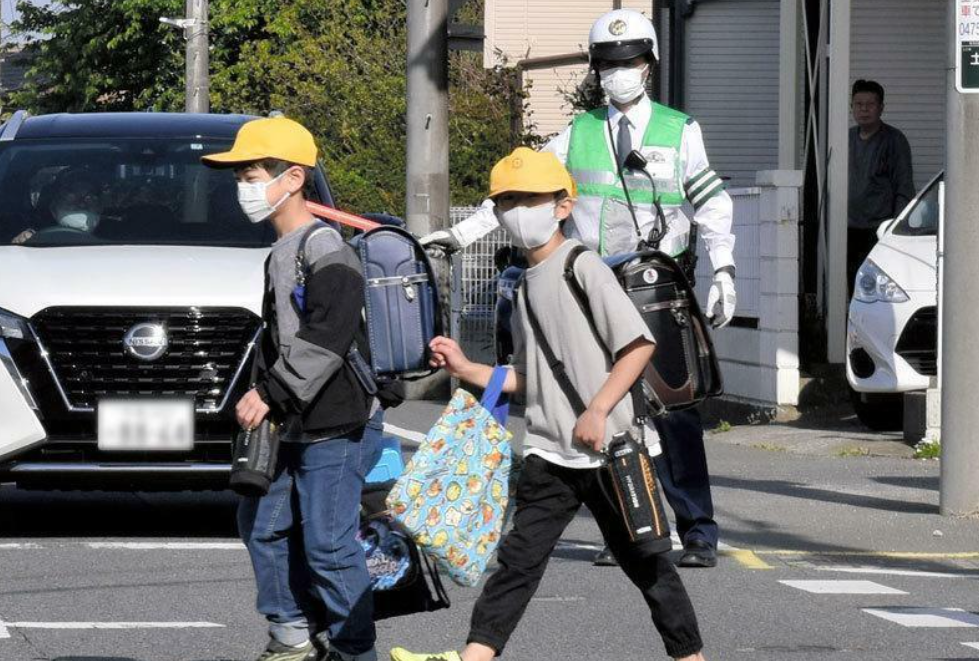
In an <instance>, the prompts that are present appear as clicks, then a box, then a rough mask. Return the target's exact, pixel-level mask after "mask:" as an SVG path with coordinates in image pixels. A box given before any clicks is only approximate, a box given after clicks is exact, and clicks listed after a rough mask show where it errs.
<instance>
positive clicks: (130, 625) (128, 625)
mask: <svg viewBox="0 0 979 661" xmlns="http://www.w3.org/2000/svg"><path fill="white" fill-rule="evenodd" d="M2 624H3V626H5V627H7V628H8V629H223V628H224V625H223V624H217V623H216V622H3V623H2Z"/></svg>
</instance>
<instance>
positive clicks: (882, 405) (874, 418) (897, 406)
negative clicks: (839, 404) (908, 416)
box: [850, 388, 904, 431]
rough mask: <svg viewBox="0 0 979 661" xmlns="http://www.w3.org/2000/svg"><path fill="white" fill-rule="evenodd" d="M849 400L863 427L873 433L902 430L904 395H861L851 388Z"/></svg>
mask: <svg viewBox="0 0 979 661" xmlns="http://www.w3.org/2000/svg"><path fill="white" fill-rule="evenodd" d="M850 400H851V401H852V402H853V410H854V411H856V413H857V419H858V420H860V422H861V424H863V426H864V427H867V428H868V429H872V430H873V431H901V430H902V429H903V428H904V393H862V392H857V391H855V390H853V389H852V388H851V389H850Z"/></svg>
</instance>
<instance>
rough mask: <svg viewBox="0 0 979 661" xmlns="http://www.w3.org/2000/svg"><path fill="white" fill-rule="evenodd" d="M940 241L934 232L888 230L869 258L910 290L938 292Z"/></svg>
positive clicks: (902, 286) (904, 288)
mask: <svg viewBox="0 0 979 661" xmlns="http://www.w3.org/2000/svg"><path fill="white" fill-rule="evenodd" d="M937 249H938V241H937V240H936V239H935V237H933V236H895V235H894V234H886V235H885V236H884V238H883V239H881V240H880V242H878V243H877V245H876V246H874V249H873V250H871V251H870V255H869V256H868V257H869V259H872V260H873V261H874V263H875V264H877V266H879V267H880V268H881V269H883V270H884V272H885V273H887V275H889V276H891V278H893V280H894V282H896V283H897V284H898V285H899V286H900V287H901V289H903V290H904V291H906V292H934V291H935V289H936V279H937V271H938V269H937V267H936V262H937V258H938V257H937Z"/></svg>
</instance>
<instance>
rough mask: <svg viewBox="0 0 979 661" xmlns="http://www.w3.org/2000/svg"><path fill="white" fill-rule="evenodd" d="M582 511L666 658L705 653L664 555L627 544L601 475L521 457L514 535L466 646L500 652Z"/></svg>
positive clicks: (508, 540)
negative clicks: (641, 606)
mask: <svg viewBox="0 0 979 661" xmlns="http://www.w3.org/2000/svg"><path fill="white" fill-rule="evenodd" d="M582 505H586V506H587V507H588V509H589V510H591V513H592V514H593V515H594V516H595V520H596V522H597V523H598V526H599V528H600V529H601V531H602V535H603V536H604V537H605V541H606V542H607V543H608V545H609V548H611V549H612V553H614V554H615V557H616V559H617V560H618V561H619V564H620V565H621V566H622V569H623V570H624V571H625V573H626V575H627V576H628V577H629V578H630V579H631V580H632V582H633V583H634V584H635V585H636V587H638V588H639V589H640V590H641V591H642V594H643V597H644V598H645V600H646V603H647V604H648V605H649V610H650V612H651V614H652V618H653V624H655V625H656V628H657V630H659V633H660V636H661V637H662V639H663V643H664V644H665V645H666V652H667V654H669V655H670V656H672V657H684V656H689V655H691V654H695V653H697V652H699V651H700V650H701V648H702V647H703V645H702V643H701V640H700V632H699V630H698V628H697V616H696V615H695V614H694V610H693V604H691V603H690V598H689V597H688V596H687V591H686V589H684V587H683V582H682V581H681V580H680V575H679V574H677V571H676V569H675V568H674V567H673V564H672V563H671V562H670V561H669V559H668V558H667V557H666V555H665V554H664V553H657V554H652V555H650V554H649V553H647V552H644V551H642V550H640V549H639V548H638V547H637V546H636V545H634V544H633V543H632V541H631V540H630V539H629V534H628V532H627V530H626V528H625V524H624V523H623V522H622V519H621V517H620V516H619V514H618V512H617V511H616V510H615V509H614V508H613V506H612V505H611V503H609V501H608V500H607V499H606V498H605V496H604V495H603V493H602V490H601V489H600V488H599V486H598V470H597V469H595V470H585V469H573V468H563V467H561V466H556V465H554V464H551V463H549V462H547V461H545V460H543V459H541V458H540V457H537V456H534V455H531V456H528V457H527V458H526V460H525V461H524V465H523V470H522V471H521V473H520V479H519V482H518V483H517V497H516V510H515V512H514V520H513V521H514V525H513V530H512V531H510V533H509V534H508V535H507V536H506V538H505V539H504V540H503V543H502V544H501V545H500V550H499V555H498V559H499V564H500V566H499V569H497V570H496V572H495V573H494V574H493V575H492V576H491V577H490V578H489V580H488V581H487V582H486V586H485V587H484V588H483V593H482V594H481V595H480V597H479V600H478V601H477V602H476V606H475V608H474V609H473V613H472V624H471V628H470V633H469V640H468V642H470V643H480V644H482V645H487V646H489V647H491V648H493V649H494V650H495V651H496V653H497V655H499V654H501V653H502V652H503V648H504V647H505V646H506V643H507V641H508V640H509V639H510V636H511V634H512V633H513V631H514V629H516V627H517V623H518V622H519V621H520V618H521V617H523V614H524V611H526V610H527V605H528V604H529V603H530V599H531V597H533V596H534V593H535V592H536V591H537V586H538V585H540V581H541V578H543V576H544V570H545V569H546V568H547V561H548V559H549V558H550V556H551V553H552V552H553V551H554V546H555V545H556V544H557V542H558V540H559V539H560V537H561V534H562V533H563V532H564V529H565V528H566V527H567V526H568V524H569V523H571V520H572V519H573V518H574V516H575V514H576V513H577V512H578V509H579V508H580V507H581V506H582Z"/></svg>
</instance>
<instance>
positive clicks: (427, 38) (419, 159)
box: [406, 0, 449, 235]
mask: <svg viewBox="0 0 979 661" xmlns="http://www.w3.org/2000/svg"><path fill="white" fill-rule="evenodd" d="M448 19H449V3H448V1H447V0H408V80H407V86H408V89H407V92H408V110H407V122H408V126H407V131H408V136H407V148H408V154H407V205H406V210H407V217H406V221H407V223H408V229H409V230H411V231H412V232H414V233H415V234H417V235H423V234H428V233H429V232H433V231H435V230H438V229H444V228H445V227H447V226H448V224H449V73H448V64H449V63H448V59H449V47H448V43H449V42H448Z"/></svg>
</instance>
